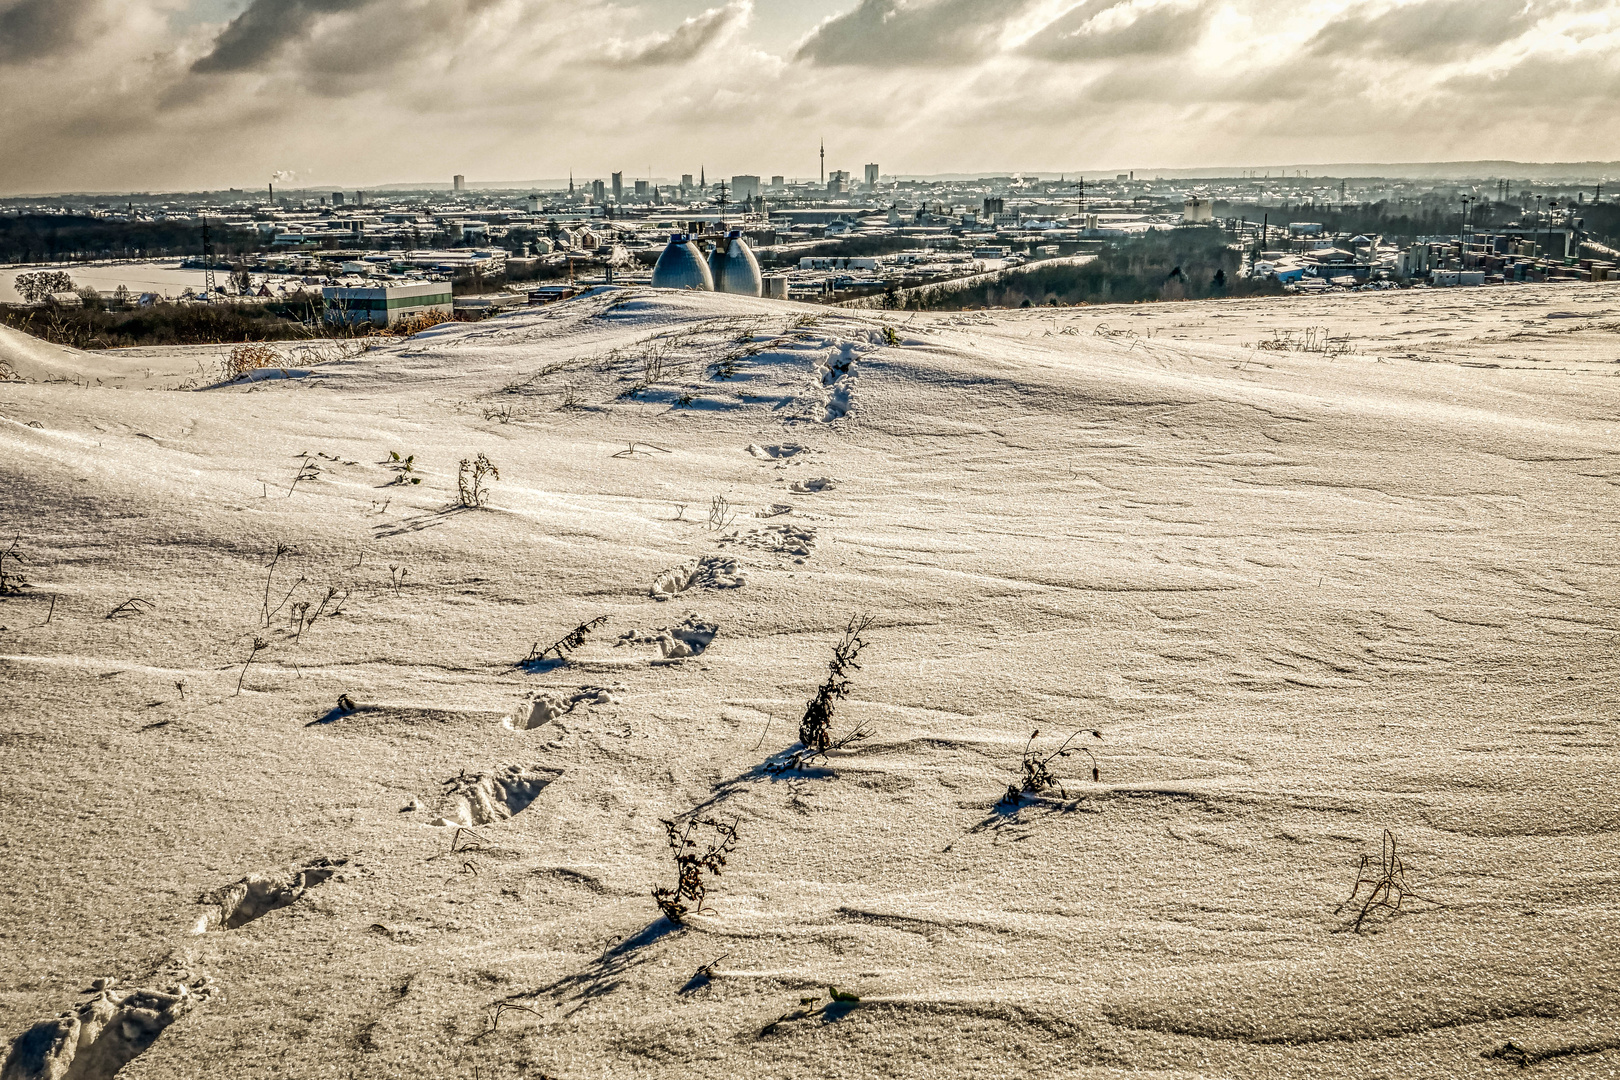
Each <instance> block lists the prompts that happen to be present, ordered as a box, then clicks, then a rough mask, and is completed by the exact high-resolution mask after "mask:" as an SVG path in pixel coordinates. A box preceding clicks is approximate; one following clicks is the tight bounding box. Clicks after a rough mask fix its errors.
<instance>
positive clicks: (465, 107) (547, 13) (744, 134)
mask: <svg viewBox="0 0 1620 1080" xmlns="http://www.w3.org/2000/svg"><path fill="white" fill-rule="evenodd" d="M1617 87H1620V14H1617V13H1616V12H1615V11H1614V10H1613V9H1612V6H1611V5H1606V4H1602V3H1598V2H1596V0H1531V2H1521V0H1404V2H1385V3H1372V4H1357V5H1351V4H1349V3H1348V2H1341V0H1319V2H1316V3H1307V4H1294V5H1289V4H1283V3H1280V2H1279V0H1011V2H991V0H809V2H801V3H788V2H786V0H733V2H731V3H724V4H714V3H712V2H711V3H709V4H704V3H701V2H691V0H641V2H630V0H620V2H610V0H587V2H584V3H572V4H563V3H560V2H556V0H434V2H429V0H399V2H394V3H389V4H386V5H385V4H383V3H381V2H380V0H129V2H126V3H113V2H112V0H0V94H4V95H5V97H6V98H7V99H8V101H10V102H12V103H13V105H14V107H13V108H11V109H9V110H7V111H6V113H5V115H4V117H3V118H0V139H3V140H4V141H5V142H6V143H7V144H8V145H11V146H20V147H23V148H25V149H26V152H24V153H21V154H11V155H7V156H6V159H5V161H4V162H0V194H5V195H20V194H30V193H44V192H54V191H124V190H184V189H191V190H196V189H204V188H225V187H245V186H252V185H254V184H257V183H269V182H271V181H272V180H274V181H275V182H276V183H277V184H278V186H281V185H285V186H288V187H310V188H314V187H322V186H339V185H341V186H345V187H368V186H382V185H389V184H404V183H420V182H426V181H430V180H432V181H433V182H442V181H439V180H437V179H436V178H438V177H441V176H442V177H443V178H444V180H445V181H447V180H448V178H449V176H450V175H451V174H452V173H463V174H466V175H467V176H468V177H469V178H470V179H471V180H473V181H474V182H475V183H476V182H479V181H482V180H486V178H487V180H489V181H499V180H503V179H509V180H511V181H513V182H523V181H524V180H525V179H526V178H530V177H547V176H564V175H567V173H568V171H569V170H570V169H573V171H574V172H575V174H576V175H586V176H596V175H601V176H606V175H608V174H609V173H610V172H612V171H621V170H624V171H626V172H627V175H632V174H637V175H642V176H645V175H646V174H645V172H644V171H643V170H644V169H645V167H646V166H648V165H650V166H651V167H652V171H653V172H654V173H655V174H659V175H663V176H678V175H679V174H680V173H682V172H685V171H689V170H691V169H692V168H693V167H695V166H697V165H698V164H699V163H703V164H705V165H706V166H707V168H708V170H709V172H710V174H711V175H713V176H717V177H718V176H721V175H724V176H730V175H733V174H738V173H756V172H764V171H771V172H781V173H785V174H787V175H790V176H791V175H796V176H799V177H812V176H815V175H816V169H817V164H818V163H817V159H816V148H817V145H818V142H819V140H820V138H821V137H823V136H825V138H826V140H827V145H828V147H829V157H828V167H829V168H845V169H850V170H856V171H858V170H859V169H860V168H861V167H862V165H863V164H864V163H865V162H867V161H872V160H878V161H881V162H882V163H883V167H884V171H885V174H886V175H894V174H904V175H931V174H939V173H970V172H973V171H975V170H977V171H981V172H984V173H986V174H996V173H1002V172H1005V171H1009V170H1008V167H1009V165H1016V166H1017V167H1018V168H1019V169H1021V170H1023V171H1031V172H1039V173H1042V174H1045V173H1052V174H1056V173H1060V172H1070V173H1073V172H1077V171H1081V170H1089V171H1105V170H1110V169H1116V168H1117V169H1126V168H1135V169H1139V170H1145V171H1152V170H1160V171H1176V170H1186V169H1189V168H1193V167H1197V166H1202V165H1206V164H1207V165H1209V166H1210V167H1211V168H1217V167H1228V168H1247V167H1252V168H1263V167H1265V163H1266V162H1268V161H1270V162H1281V163H1285V164H1291V163H1295V162H1299V163H1309V162H1312V161H1321V162H1344V161H1374V162H1376V161H1385V160H1394V161H1416V162H1423V161H1446V160H1458V159H1479V158H1504V159H1515V160H1521V161H1547V160H1559V161H1583V160H1598V161H1602V160H1608V159H1612V158H1620V120H1616V119H1615V118H1614V116H1613V115H1612V112H1613V110H1612V109H1610V108H1608V107H1607V106H1608V105H1609V104H1610V103H1612V101H1613V99H1614V97H1615V90H1616V88H1617ZM632 163H639V164H632Z"/></svg>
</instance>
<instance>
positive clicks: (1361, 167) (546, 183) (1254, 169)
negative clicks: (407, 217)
mask: <svg viewBox="0 0 1620 1080" xmlns="http://www.w3.org/2000/svg"><path fill="white" fill-rule="evenodd" d="M850 171H851V172H853V171H854V170H850ZM1296 172H1300V173H1303V174H1304V175H1303V176H1295V173H1296ZM1131 173H1136V174H1138V175H1137V176H1136V180H1137V181H1138V182H1140V181H1144V180H1146V181H1153V180H1161V179H1162V180H1242V179H1253V180H1260V179H1267V178H1268V177H1267V174H1268V173H1269V174H1270V175H1269V179H1273V180H1291V179H1323V180H1328V179H1332V180H1341V179H1342V180H1377V179H1385V180H1458V181H1467V180H1490V179H1504V180H1507V179H1517V180H1535V181H1568V182H1573V181H1576V180H1590V181H1599V182H1606V181H1607V180H1608V179H1609V178H1611V177H1613V178H1616V179H1620V161H1547V162H1538V161H1514V160H1509V159H1477V160H1469V161H1408V162H1325V163H1323V162H1316V163H1303V162H1301V163H1294V164H1289V165H1269V166H1268V165H1232V166H1203V167H1198V168H1190V169H1158V168H1152V167H1147V168H1144V167H1142V166H1135V167H1119V168H1105V169H1083V170H1079V169H1076V170H1068V171H1065V170H1063V169H990V170H983V171H978V172H968V171H959V172H943V173H898V174H891V173H883V174H882V175H883V178H884V180H885V181H899V182H910V181H920V182H925V183H929V182H931V183H968V182H972V181H974V180H987V179H993V178H998V177H1027V178H1031V179H1032V180H1035V181H1036V182H1047V181H1054V180H1059V179H1060V178H1067V179H1070V180H1078V179H1080V178H1082V177H1084V178H1085V179H1086V180H1087V181H1088V182H1089V181H1093V180H1102V181H1114V180H1116V178H1117V177H1119V176H1121V175H1129V174H1131ZM608 175H611V174H608ZM732 175H739V176H754V175H757V176H759V177H760V178H761V179H762V180H763V181H766V182H768V181H769V179H770V177H771V176H772V175H779V176H785V175H786V174H782V173H776V174H767V173H737V174H727V175H725V176H723V177H722V176H720V175H716V176H715V177H714V178H713V179H711V180H710V181H709V184H710V186H711V187H712V186H714V185H715V184H718V183H719V182H720V181H721V180H725V181H727V182H730V179H731V176H732ZM607 178H608V176H598V175H595V174H592V175H588V176H579V175H576V176H575V177H573V178H572V179H573V183H574V184H575V185H576V186H585V185H588V184H590V183H591V182H592V181H593V180H606V179H607ZM640 179H646V178H645V177H629V176H627V177H626V180H625V183H626V185H627V186H628V185H631V184H633V183H634V181H635V180H640ZM787 180H788V182H789V183H801V184H802V183H809V182H811V181H810V180H809V178H804V177H791V176H789V177H787ZM653 182H654V183H656V184H658V185H661V186H666V187H667V186H670V185H674V184H677V183H678V182H679V180H678V178H676V177H667V176H656V177H654V178H653ZM452 183H453V181H451V180H432V181H429V180H423V181H393V182H389V183H383V184H353V183H348V184H345V183H343V182H341V181H332V182H323V183H303V184H296V185H289V186H287V187H285V188H282V187H281V185H277V189H278V192H299V193H320V194H329V193H331V192H337V191H341V192H344V193H345V194H347V193H349V192H354V191H361V192H377V193H378V194H379V195H381V194H387V193H396V194H397V193H405V192H416V191H426V192H439V191H444V192H451V191H453V190H454V189H453V187H452ZM568 184H569V178H568V177H551V178H545V179H537V180H468V181H466V187H465V190H467V191H483V192H495V191H502V192H505V191H557V190H560V189H564V188H566V187H567V186H568ZM268 187H269V185H267V184H265V185H259V187H257V188H253V187H246V186H242V185H230V186H226V187H204V188H172V189H166V188H152V189H144V190H139V191H136V190H130V189H123V190H104V191H96V190H72V189H67V190H60V191H30V192H19V193H7V194H0V199H4V200H17V199H53V198H56V199H61V198H109V199H110V198H119V197H126V196H129V197H133V196H143V197H153V196H160V195H209V194H218V193H220V192H228V191H241V192H243V193H246V192H249V191H255V190H259V191H265V192H266V193H268Z"/></svg>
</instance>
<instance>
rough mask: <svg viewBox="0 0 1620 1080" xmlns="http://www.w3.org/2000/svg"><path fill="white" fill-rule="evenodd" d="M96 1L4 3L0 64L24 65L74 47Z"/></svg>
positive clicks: (0, 2)
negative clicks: (71, 46)
mask: <svg viewBox="0 0 1620 1080" xmlns="http://www.w3.org/2000/svg"><path fill="white" fill-rule="evenodd" d="M95 6H96V2H95V0H0V64H22V63H27V62H29V61H30V60H38V59H40V58H41V57H45V56H52V55H55V54H56V53H59V52H61V51H63V50H64V49H66V48H67V47H68V46H70V45H72V44H73V43H74V42H75V41H76V40H77V39H78V36H79V30H80V28H81V26H82V25H83V23H84V20H85V17H86V16H87V15H88V14H89V13H90V11H91V9H92V8H94V7H95Z"/></svg>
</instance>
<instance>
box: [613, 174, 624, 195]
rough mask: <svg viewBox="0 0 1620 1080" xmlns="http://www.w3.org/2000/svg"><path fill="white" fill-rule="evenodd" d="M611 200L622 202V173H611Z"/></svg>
mask: <svg viewBox="0 0 1620 1080" xmlns="http://www.w3.org/2000/svg"><path fill="white" fill-rule="evenodd" d="M613 201H614V202H624V173H622V172H616V173H614V174H613Z"/></svg>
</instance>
